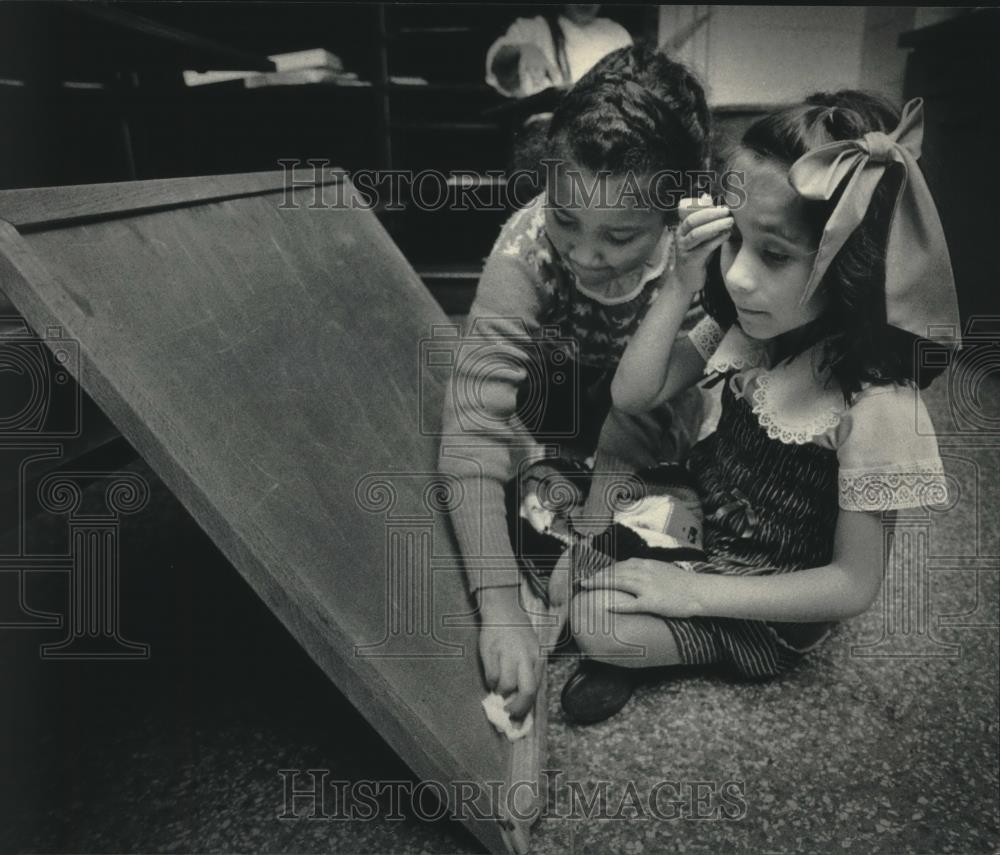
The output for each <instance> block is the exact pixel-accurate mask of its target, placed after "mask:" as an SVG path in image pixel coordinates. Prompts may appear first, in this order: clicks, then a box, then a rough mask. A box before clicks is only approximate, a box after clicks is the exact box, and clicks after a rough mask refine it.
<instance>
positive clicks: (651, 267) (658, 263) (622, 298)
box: [564, 229, 673, 306]
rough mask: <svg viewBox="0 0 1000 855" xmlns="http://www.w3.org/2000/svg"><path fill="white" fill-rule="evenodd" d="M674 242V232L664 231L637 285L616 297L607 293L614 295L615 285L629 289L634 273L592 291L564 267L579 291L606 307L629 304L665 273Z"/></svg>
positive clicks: (567, 267)
mask: <svg viewBox="0 0 1000 855" xmlns="http://www.w3.org/2000/svg"><path fill="white" fill-rule="evenodd" d="M672 241H673V232H672V231H669V230H667V229H664V231H663V235H662V236H661V237H660V240H659V242H658V243H657V244H656V247H655V248H654V249H653V252H652V253H651V254H650V256H649V259H648V260H647V261H646V263H645V265H643V268H642V271H641V272H640V274H639V279H638V281H637V282H636V284H635V285H634V286H632V287H631V288H629V290H628V291H626V292H625V293H622V294H614V296H608V294H607V291H612V293H613V289H614V286H615V285H618V286H619V287H621V286H622V285H623V284H624V285H626V287H627V283H628V280H629V279H631V278H632V277H633V276H634V275H635V274H634V273H630V274H627V275H626V276H622V277H621V278H620V279H616V280H614V282H612V283H609V284H608V285H607V286H605V288H604V289H602V291H592V290H591V289H590V288H587V287H586V286H584V285H583V284H582V283H581V282H580V280H579V279H577V278H576V275H575V274H574V273H573V269H572V268H571V267H570V266H569V265H568V264H567V265H564V266H565V268H566V272H567V273H568V274H569V276H570V278H571V279H572V280H573V283H574V285H575V286H576V290H577V291H579V292H580V293H581V294H583V295H584V296H585V297H589V298H590V299H591V300H594V301H595V302H597V303H601V304H603V305H605V306H615V305H618V304H619V303H627V302H628V301H629V300H634V299H635V298H636V297H637V296H639V294H640V293H641V292H642V289H643V288H645V287H646V285H647V283H649V282H650V281H651V280H653V279H656V278H657V277H658V276H660V275H661V274H662V273H663V271H664V270H665V269H666V267H667V259H668V258H669V257H670V244H671V242H672Z"/></svg>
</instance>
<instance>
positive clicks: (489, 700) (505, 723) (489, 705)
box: [483, 692, 532, 742]
mask: <svg viewBox="0 0 1000 855" xmlns="http://www.w3.org/2000/svg"><path fill="white" fill-rule="evenodd" d="M483 710H484V711H485V712H486V718H488V719H489V720H490V724H492V725H493V726H494V727H495V728H496V729H497V730H498V731H500V733H502V734H504V735H505V736H506V737H507V738H508V739H509V740H510V741H511V742H515V741H517V740H518V739H521V738H523V737H525V736H527V735H528V734H529V733H531V722H532V719H531V713H530V712H529V713H528V714H527V715H526V716H525V717H524V721H522V722H521V724H520V725H519V726H518V725H515V724H514V722H512V721H511V720H510V713H509V712H507V710H506V708H505V707H504V700H503V695H501V694H499V693H498V692H490V694H488V695H487V696H486V697H485V698H483Z"/></svg>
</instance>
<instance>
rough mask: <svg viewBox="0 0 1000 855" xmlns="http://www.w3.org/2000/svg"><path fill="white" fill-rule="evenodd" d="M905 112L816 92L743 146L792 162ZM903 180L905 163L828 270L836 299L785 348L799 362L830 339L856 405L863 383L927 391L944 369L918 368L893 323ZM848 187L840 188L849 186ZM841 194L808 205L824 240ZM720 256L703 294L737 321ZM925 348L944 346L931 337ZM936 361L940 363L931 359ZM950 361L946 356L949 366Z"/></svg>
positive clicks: (883, 126) (831, 361)
mask: <svg viewBox="0 0 1000 855" xmlns="http://www.w3.org/2000/svg"><path fill="white" fill-rule="evenodd" d="M899 118H900V114H899V111H898V110H897V109H896V108H895V107H894V106H892V104H890V103H889V102H888V101H886V100H885V99H884V98H882V97H881V96H879V95H874V94H871V93H866V92H860V91H856V90H849V89H847V90H841V91H839V92H834V93H826V92H820V93H817V94H815V95H811V96H810V97H809V98H807V99H806V100H805V102H804V103H803V104H800V105H796V106H794V107H787V108H785V109H782V110H778V111H777V112H774V113H770V114H769V115H767V116H764V117H763V118H761V119H758V120H757V121H756V122H754V123H753V124H752V125H751V126H750V127H749V128H748V129H747V130H746V132H745V133H744V134H743V138H742V139H741V140H740V142H739V144H738V145H737V146H736V148H735V149H734V150H733V151H732V152H729V153H728V155H727V159H728V160H730V161H732V160H733V158H734V157H736V156H738V155H740V154H747V153H749V154H750V155H751V156H752V157H754V158H761V159H768V160H776V161H778V162H780V163H782V164H785V165H786V166H787V167H791V165H792V164H793V163H794V162H795V161H796V160H798V159H799V158H800V157H801V156H802V155H804V154H806V152H808V151H811V150H812V149H815V148H817V147H819V146H821V145H825V144H827V143H830V142H835V141H839V140H851V139H859V138H860V137H863V136H864V135H865V134H866V133H869V132H872V131H882V132H884V133H887V132H890V131H892V130H894V129H895V127H896V126H897V125H898V124H899ZM901 178H902V174H901V172H900V171H899V170H898V168H896V167H893V168H891V169H890V170H888V171H887V172H886V174H885V176H884V178H883V179H882V181H881V182H880V183H879V186H878V187H877V188H876V190H875V193H874V195H873V197H872V201H871V204H870V205H869V206H868V211H867V213H866V214H865V217H864V219H863V220H862V222H861V224H860V225H859V226H858V227H857V229H855V230H854V232H853V233H852V234H851V236H850V237H849V238H848V239H847V241H846V242H845V243H844V245H843V247H842V248H841V250H840V252H838V253H837V256H836V257H835V258H834V260H833V261H832V263H831V264H830V266H829V267H828V268H827V271H826V274H825V275H824V276H823V280H822V282H821V283H820V285H819V287H820V288H822V289H825V290H826V292H827V294H828V295H829V298H830V301H829V306H828V308H827V310H826V311H825V312H824V313H823V315H822V316H821V317H819V318H817V319H816V320H814V321H812V322H811V323H810V324H808V325H807V326H806V327H805V328H804V329H802V330H801V331H798V332H797V333H796V335H795V342H794V343H793V344H791V345H790V346H789V347H788V348H787V349H786V350H785V351H784V352H783V353H782V356H783V358H784V359H786V360H787V359H792V358H794V357H795V356H798V355H799V354H800V353H802V352H804V351H805V350H806V349H807V348H808V347H809V346H811V345H812V344H814V343H815V342H817V341H825V350H824V354H823V364H824V367H825V368H826V369H828V370H829V371H830V373H831V374H832V376H833V379H834V380H835V381H836V382H837V383H838V384H839V385H840V387H841V389H842V391H843V393H844V398H845V400H846V401H847V402H848V403H850V401H851V400H852V398H853V396H854V395H856V394H857V393H858V392H859V391H860V390H861V388H862V384H864V383H873V384H888V383H905V382H914V383H917V384H918V385H919V386H920V388H925V387H926V386H927V385H928V384H929V383H930V382H931V380H933V379H934V377H936V376H937V375H938V374H939V373H940V372H941V370H943V369H929V368H928V367H927V366H926V365H924V366H922V367H920V368H919V371H918V370H917V368H918V366H917V364H916V361H915V357H916V353H917V342H918V341H919V339H918V337H917V336H914V335H912V334H910V333H907V332H904V331H903V330H900V329H897V328H895V327H891V326H889V325H888V324H887V322H886V308H885V254H886V243H887V240H888V232H889V224H890V221H891V218H892V212H893V206H894V204H895V199H896V193H897V191H898V189H899V184H900V181H901ZM842 189H843V188H840V191H842ZM840 191H838V192H837V193H836V194H835V195H834V197H833V198H832V199H831V200H829V201H809V202H807V203H806V217H807V220H808V221H809V222H810V223H811V224H812V226H813V229H814V236H815V239H816V242H817V243H818V242H819V238H820V235H821V234H822V231H823V226H824V225H825V223H826V221H827V219H828V218H829V216H830V214H831V213H832V212H833V209H834V207H835V206H836V204H837V201H838V200H839V198H840ZM720 255H721V253H716V254H715V255H714V257H713V259H712V261H711V263H710V264H709V269H708V276H707V279H706V283H705V289H704V292H703V298H704V305H705V309H706V311H707V312H708V313H709V314H710V315H711V316H712V317H713V318H715V320H716V321H718V322H719V324H721V325H722V326H723V327H728V326H730V325H732V324H733V323H735V322H736V308H735V307H734V305H733V302H732V300H731V299H730V297H729V293H728V292H727V291H726V287H725V284H724V281H723V277H722V270H721V267H720V261H719V259H720ZM923 347H924V348H926V349H935V348H936V347H937V346H935V345H933V344H932V343H930V342H925V343H924V344H923ZM927 361H933V362H935V363H937V362H939V360H927ZM944 362H945V360H940V364H942V365H943V364H944Z"/></svg>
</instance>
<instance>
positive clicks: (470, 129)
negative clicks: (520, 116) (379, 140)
mask: <svg viewBox="0 0 1000 855" xmlns="http://www.w3.org/2000/svg"><path fill="white" fill-rule="evenodd" d="M389 128H390V130H393V131H460V132H464V133H485V132H486V131H493V132H496V131H497V130H499V128H498V126H497V124H496V123H495V122H390V123H389Z"/></svg>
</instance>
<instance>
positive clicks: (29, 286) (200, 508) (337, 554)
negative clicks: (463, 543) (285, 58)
mask: <svg viewBox="0 0 1000 855" xmlns="http://www.w3.org/2000/svg"><path fill="white" fill-rule="evenodd" d="M295 179H296V186H295V187H294V190H293V191H289V189H288V188H287V187H286V176H285V175H284V174H283V173H280V172H277V173H255V174H247V175H229V176H216V177H210V178H189V179H188V178H185V179H171V180H164V181H146V182H126V183H120V184H100V185H86V186H76V187H62V188H43V189H36V190H13V191H7V192H4V193H0V220H2V222H0V289H2V290H3V291H4V292H5V293H6V294H7V295H8V296H9V298H10V300H11V301H12V302H13V304H14V306H15V307H16V308H17V310H18V311H19V312H20V313H21V314H22V315H23V316H24V318H25V319H26V320H27V322H28V323H29V324H30V326H31V327H32V328H33V330H34V332H35V333H36V334H37V335H38V336H39V337H40V338H43V340H45V341H46V343H51V342H57V341H67V340H68V341H72V342H74V343H75V344H76V346H77V350H78V354H79V355H78V359H74V360H71V361H70V364H69V365H68V366H67V367H68V368H69V369H70V371H71V372H72V373H73V375H74V376H75V377H76V378H77V380H78V381H79V383H80V385H81V386H82V387H83V389H84V390H85V391H86V392H87V393H88V394H89V395H90V396H91V397H92V398H93V399H94V400H95V401H96V402H97V404H98V405H99V406H100V407H101V409H102V410H103V411H104V412H105V413H106V414H107V416H108V417H109V418H110V419H111V421H112V422H113V423H114V424H115V425H116V426H117V428H118V429H119V430H120V431H121V432H122V434H123V435H124V436H125V437H126V438H127V439H128V440H129V442H131V443H132V445H133V446H134V447H135V448H136V450H137V451H138V452H139V453H140V454H141V455H142V456H143V457H144V458H145V459H146V461H147V462H148V463H149V464H150V466H151V467H152V468H153V470H154V471H155V472H156V473H157V475H158V476H159V477H160V478H162V480H163V481H164V483H166V485H167V486H168V487H169V488H170V489H171V490H172V491H173V492H174V494H175V495H176V496H177V498H178V499H179V500H180V501H181V502H183V503H184V505H185V506H186V507H187V509H188V511H189V512H190V513H191V514H192V516H193V517H194V518H195V520H197V522H198V523H199V525H201V526H202V527H203V528H204V530H205V531H206V532H207V533H208V534H209V536H211V538H212V539H213V540H214V541H215V543H216V544H217V545H218V546H219V548H220V549H221V550H222V551H223V553H224V554H225V555H226V556H227V558H228V559H229V560H230V561H231V562H232V563H233V565H234V566H235V567H236V568H237V569H238V570H239V571H240V573H241V574H242V575H243V576H244V577H245V578H246V580H247V582H248V583H249V584H250V585H251V586H252V587H253V589H254V590H255V591H256V592H257V594H258V595H259V596H260V597H261V598H262V599H263V600H264V601H265V602H266V603H267V605H268V606H269V607H270V608H271V610H272V611H273V612H274V613H275V614H276V615H277V616H278V617H279V618H280V619H281V620H282V622H283V623H284V624H285V626H286V627H287V628H288V629H289V630H290V631H291V633H292V634H293V635H294V636H295V638H296V639H297V640H298V641H299V642H300V643H301V644H302V646H303V647H304V648H305V649H306V650H307V651H308V653H309V654H310V655H311V656H312V657H313V658H314V659H315V661H316V662H317V663H318V664H319V665H320V666H321V667H322V668H323V669H324V671H325V672H326V673H327V674H328V675H329V677H330V678H331V679H332V680H333V681H334V682H335V683H336V684H337V686H338V687H339V688H340V689H341V690H342V691H343V692H344V694H345V695H346V696H347V697H348V698H349V699H350V700H351V702H352V703H354V704H355V705H356V706H357V707H358V709H359V710H360V711H361V712H362V713H363V714H364V715H365V716H366V717H367V719H368V720H369V721H370V722H371V723H372V725H373V726H374V727H375V728H376V729H377V730H378V731H379V732H380V733H381V735H382V736H383V737H384V738H385V739H386V740H387V741H388V743H389V744H390V745H391V746H392V747H393V748H394V749H395V750H396V751H397V752H398V753H399V754H400V756H401V757H402V758H403V759H404V760H405V761H406V762H407V764H408V765H409V766H410V767H411V768H412V769H413V771H414V772H415V773H416V774H417V775H418V776H419V777H420V778H422V779H424V780H427V781H435V782H437V783H438V784H439V785H440V786H437V787H435V788H434V789H433V792H435V793H437V794H439V795H442V796H445V797H446V798H447V799H448V802H449V807H450V808H451V809H452V810H453V811H454V810H456V809H457V807H458V806H459V805H460V803H461V802H460V799H462V798H465V799H466V800H468V799H469V797H470V793H471V794H472V795H473V802H472V803H473V804H475V805H476V806H477V807H478V812H477V810H474V809H470V808H469V805H466V808H465V810H464V811H462V812H459V815H460V818H461V819H462V820H463V822H465V823H466V825H468V827H469V828H470V829H471V830H472V832H473V833H474V834H475V835H476V836H477V837H478V838H479V839H480V840H481V841H482V842H483V843H484V844H485V845H486V846H487V847H488V848H489V849H490V850H491V851H495V852H497V851H506V850H508V849H514V850H519V851H523V850H525V849H526V847H527V826H528V824H530V818H529V819H527V820H524V819H518V817H516V816H512V815H511V813H510V812H509V811H508V810H507V807H508V806H507V805H506V804H505V799H504V798H500V799H497V798H495V794H496V793H497V792H498V790H497V786H496V785H497V784H498V783H500V784H502V785H503V786H504V787H505V788H507V787H510V786H511V785H513V784H516V783H517V782H519V781H526V782H534V781H537V775H538V767H539V762H540V756H541V752H542V750H543V748H544V746H543V744H542V741H543V738H544V716H542V718H541V720H540V721H539V725H540V726H539V727H537V728H536V730H535V737H534V738H533V739H532V738H529V739H525V740H522V741H521V742H518V743H515V746H516V747H515V748H512V746H511V744H510V743H508V742H507V741H506V739H505V738H503V737H501V736H500V735H498V734H497V733H496V732H495V731H494V730H493V729H492V727H491V726H490V725H489V724H488V722H487V721H486V719H485V717H484V715H483V713H482V710H481V708H480V701H481V699H482V697H483V696H484V694H485V691H486V689H485V686H484V684H483V681H482V675H481V670H480V666H479V657H478V651H477V645H476V640H477V629H476V617H475V615H474V613H473V609H472V606H471V603H470V599H469V597H468V595H467V593H466V591H465V586H464V583H463V576H462V569H461V564H460V562H459V559H458V555H457V552H456V547H455V544H454V541H453V539H452V535H451V532H450V529H449V526H448V521H447V517H446V513H445V512H444V505H445V502H446V501H447V496H448V493H449V491H450V490H452V489H453V487H454V485H452V484H450V483H449V482H448V481H447V480H446V479H445V478H443V477H442V476H438V475H437V474H436V472H435V470H436V459H437V443H438V439H437V438H436V437H435V436H434V427H435V426H434V425H428V424H427V420H428V419H429V418H436V414H437V413H439V412H440V409H441V401H442V397H443V383H444V381H445V379H446V378H445V377H443V376H442V375H441V374H440V373H435V371H438V372H439V371H440V369H433V368H432V367H431V366H428V365H425V364H423V360H422V358H421V354H422V350H421V342H422V341H424V340H425V339H427V338H429V337H431V336H432V335H433V333H434V329H433V328H434V326H435V325H437V324H446V323H447V318H446V317H445V316H444V314H443V313H442V312H441V310H440V309H439V308H438V307H437V305H436V304H435V303H434V301H433V299H432V298H431V296H430V295H429V293H428V292H427V291H426V289H425V288H424V286H423V284H422V283H421V282H420V280H419V278H418V277H417V275H416V274H415V273H414V272H413V270H412V268H411V267H410V266H409V264H408V263H407V262H406V260H405V259H404V258H403V256H402V255H401V253H400V252H399V250H398V249H397V248H396V247H395V245H394V244H393V243H392V241H391V240H390V239H389V237H388V235H387V234H386V232H385V231H384V230H383V228H382V227H381V225H380V224H379V223H378V221H377V220H376V218H375V217H374V215H373V214H372V213H371V212H370V211H369V210H365V209H363V208H362V207H361V206H360V202H359V199H358V197H357V196H356V194H355V192H354V189H353V187H352V186H351V184H350V182H349V181H348V179H347V177H346V176H345V175H344V174H343V173H342V172H339V171H337V170H325V171H322V172H319V173H317V174H313V173H312V171H311V170H305V172H304V173H302V172H300V173H297V174H296V176H295ZM50 346H52V345H51V344H50ZM429 414H433V415H429ZM542 697H543V698H544V693H542ZM539 706H540V707H543V706H544V705H543V704H540V705H539ZM333 726H335V723H334V722H331V727H333ZM462 782H471V784H472V785H473V787H474V788H473V789H471V790H470V788H469V786H467V785H464V784H462ZM459 785H461V786H463V787H464V790H461V791H460V786H459ZM475 787H478V789H475ZM525 792H528V790H527V788H525V787H519V788H518V795H519V802H518V804H520V805H522V809H523V808H524V806H525V805H527V807H529V808H532V809H536V808H537V807H538V805H537V803H536V804H534V805H533V806H532V805H531V799H530V798H528V799H527V801H525V796H524V793H525ZM497 812H499V813H500V815H501V816H500V819H499V820H497V819H496V818H494V817H495V815H496V814H497ZM522 816H523V814H522Z"/></svg>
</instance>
